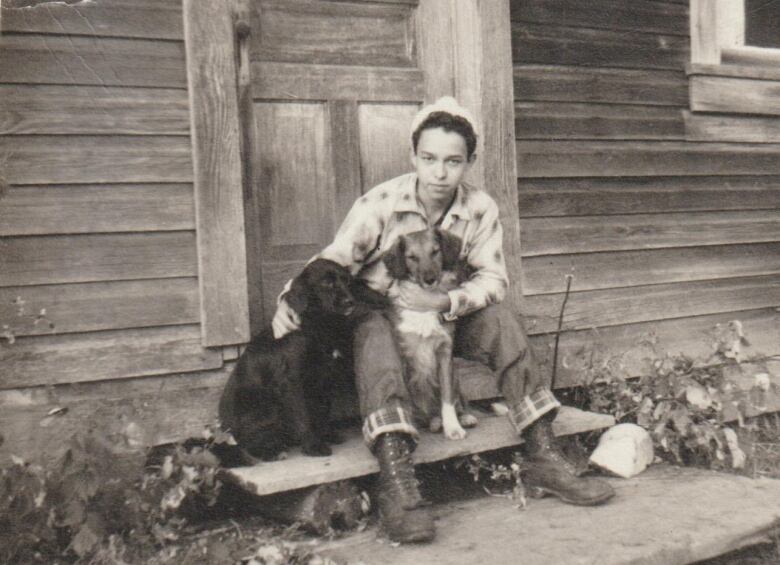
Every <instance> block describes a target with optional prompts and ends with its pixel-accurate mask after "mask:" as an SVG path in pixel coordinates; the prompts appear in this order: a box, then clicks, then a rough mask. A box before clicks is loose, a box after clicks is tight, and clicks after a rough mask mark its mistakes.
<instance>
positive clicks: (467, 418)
mask: <svg viewBox="0 0 780 565" xmlns="http://www.w3.org/2000/svg"><path fill="white" fill-rule="evenodd" d="M458 420H459V421H460V425H461V426H463V427H464V428H473V427H474V426H476V425H477V424H478V423H479V420H477V417H476V416H475V415H474V414H469V413H463V414H460V415H459V416H458Z"/></svg>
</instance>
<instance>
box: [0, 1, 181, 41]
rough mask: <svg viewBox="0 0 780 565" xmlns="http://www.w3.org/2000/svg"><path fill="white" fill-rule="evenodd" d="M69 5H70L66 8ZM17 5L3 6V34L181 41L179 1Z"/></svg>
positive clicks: (22, 3)
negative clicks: (23, 33) (19, 33)
mask: <svg viewBox="0 0 780 565" xmlns="http://www.w3.org/2000/svg"><path fill="white" fill-rule="evenodd" d="M68 4H71V5H68ZM72 4H73V3H72V2H70V3H65V2H26V1H25V2H20V1H17V0H6V1H5V2H3V6H2V30H3V31H4V32H11V31H16V32H28V33H49V34H62V33H67V34H70V35H88V36H97V37H99V36H102V37H136V38H147V39H172V40H181V39H182V36H183V35H182V18H181V0H100V1H98V2H79V3H77V5H72Z"/></svg>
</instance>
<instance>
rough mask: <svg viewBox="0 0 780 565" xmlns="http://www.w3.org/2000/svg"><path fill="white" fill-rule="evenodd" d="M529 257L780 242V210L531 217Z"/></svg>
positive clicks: (526, 232) (525, 231)
mask: <svg viewBox="0 0 780 565" xmlns="http://www.w3.org/2000/svg"><path fill="white" fill-rule="evenodd" d="M521 239H522V241H524V242H526V243H525V246H524V248H523V256H526V257H529V256H536V255H556V254H560V253H592V252H596V251H622V250H631V249H658V248H663V247H696V246H704V245H708V246H709V245H728V244H735V243H754V242H773V241H780V221H778V213H777V211H776V210H766V211H750V212H742V211H732V212H679V213H664V214H631V215H614V216H609V217H604V216H576V217H558V218H528V219H526V220H525V221H524V222H523V223H522V232H521Z"/></svg>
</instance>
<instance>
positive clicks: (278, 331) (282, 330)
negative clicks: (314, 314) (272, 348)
mask: <svg viewBox="0 0 780 565" xmlns="http://www.w3.org/2000/svg"><path fill="white" fill-rule="evenodd" d="M271 328H272V329H273V331H274V338H275V339H280V338H282V337H284V336H286V335H287V334H288V333H290V332H294V331H295V330H299V329H301V317H300V316H299V315H298V312H296V311H295V310H293V309H292V307H291V306H290V305H289V304H288V303H287V301H286V300H285V299H284V298H282V299H281V300H280V301H279V304H277V305H276V312H275V313H274V319H273V320H271Z"/></svg>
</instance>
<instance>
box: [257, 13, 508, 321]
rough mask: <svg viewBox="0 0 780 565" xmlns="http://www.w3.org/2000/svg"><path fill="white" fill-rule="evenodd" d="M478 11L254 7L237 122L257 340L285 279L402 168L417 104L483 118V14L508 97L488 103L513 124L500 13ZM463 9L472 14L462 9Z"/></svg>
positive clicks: (494, 93)
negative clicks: (447, 100)
mask: <svg viewBox="0 0 780 565" xmlns="http://www.w3.org/2000/svg"><path fill="white" fill-rule="evenodd" d="M481 4H486V3H480V2H477V1H476V0H457V2H455V1H453V0H420V2H418V1H417V0H382V1H371V2H368V1H364V0H353V1H342V0H255V2H254V4H253V5H252V14H251V22H252V24H251V33H250V40H249V45H250V48H249V51H250V61H251V64H250V76H251V92H252V95H251V97H252V103H251V116H252V117H251V123H250V124H244V126H245V127H247V126H248V127H251V131H250V132H249V134H250V135H249V137H250V141H249V146H250V154H251V161H250V164H251V173H250V174H249V177H250V179H251V183H250V190H251V194H249V195H248V198H249V200H250V201H251V202H250V205H249V206H248V207H247V211H248V213H247V222H248V223H249V224H250V225H248V226H247V233H248V237H249V239H250V241H249V245H248V246H247V249H248V254H249V255H248V264H249V265H250V291H249V295H250V296H249V298H250V303H251V304H254V305H258V304H262V305H263V308H262V312H261V311H260V310H259V309H258V308H256V307H255V308H253V309H252V311H253V315H252V326H253V329H254V330H256V329H257V328H258V327H259V325H260V324H262V323H263V321H267V320H268V319H270V317H271V316H272V314H273V311H274V309H275V301H276V296H277V294H278V293H279V291H280V290H281V288H282V286H283V284H284V283H285V281H287V280H288V279H290V278H291V277H293V276H294V275H295V274H296V273H297V272H298V271H299V270H300V268H301V266H302V265H303V263H304V262H305V261H306V260H307V259H309V258H310V257H311V256H312V255H314V254H315V253H317V252H318V251H320V250H321V249H322V248H323V247H324V246H325V245H326V244H328V243H329V242H330V241H331V239H332V237H333V235H334V233H335V230H336V229H337V228H338V226H339V224H340V222H341V220H342V219H343V217H344V216H345V215H346V213H347V211H348V210H349V207H350V205H351V204H352V202H353V201H354V200H355V199H356V198H357V197H358V196H359V195H360V194H361V193H363V192H365V191H366V190H368V189H370V188H371V187H372V186H374V185H376V184H378V183H379V182H382V181H384V180H387V179H390V178H392V177H394V176H396V175H399V174H402V173H405V172H408V171H409V170H410V167H411V166H410V163H409V137H410V132H409V125H410V123H411V120H412V118H413V116H414V115H415V113H416V112H417V111H418V109H419V107H420V105H421V104H422V103H423V102H426V103H427V102H429V101H430V100H433V99H435V98H436V97H438V96H441V95H445V94H450V95H456V96H460V97H462V98H461V99H462V100H463V98H465V100H464V102H465V103H466V105H468V106H470V107H471V109H472V110H474V111H475V112H476V114H477V115H479V114H480V112H481V110H482V109H483V106H484V101H483V99H482V95H483V94H485V93H484V92H483V91H482V90H481V88H482V82H483V79H484V76H483V75H484V74H485V73H488V74H491V75H494V74H495V69H492V70H489V69H487V68H483V67H485V65H483V63H482V57H483V50H482V49H481V48H480V46H479V44H478V43H476V44H475V43H472V42H473V41H474V36H479V35H480V34H481V33H482V32H483V31H487V30H483V28H484V27H485V26H484V25H483V26H482V27H480V22H482V23H483V24H484V23H485V22H486V21H487V20H488V19H489V18H486V17H482V19H480V16H484V15H483V14H482V12H486V11H487V12H491V14H492V15H493V19H492V20H491V21H499V23H501V24H502V22H501V20H500V18H501V16H502V14H503V12H502V10H505V12H506V20H505V23H506V26H505V27H506V31H507V34H506V42H505V43H506V46H505V50H506V61H505V63H506V64H505V67H506V68H505V69H504V70H505V76H508V77H509V79H508V80H509V83H508V84H509V90H508V92H507V91H506V88H504V90H503V94H502V92H501V91H500V90H494V91H491V93H490V96H494V97H495V96H501V97H503V104H504V105H505V106H506V105H508V107H509V112H510V119H509V120H508V121H509V127H511V126H512V123H511V105H512V93H511V53H510V50H509V38H508V29H509V20H508V6H507V5H506V3H505V2H503V1H501V0H496V1H494V2H491V3H490V4H491V6H490V7H487V8H485V7H484V6H481ZM468 6H472V7H473V10H471V11H468V10H466V11H464V8H467V7H468ZM473 17H476V18H477V19H476V20H474V21H469V20H470V19H472V18H473ZM475 23H476V28H474V24H475ZM502 25H503V24H502ZM469 26H471V28H469ZM459 35H460V36H464V35H466V36H468V37H469V42H468V43H465V44H464V45H463V47H464V48H465V49H466V51H464V52H463V53H461V54H458V53H457V49H456V48H455V46H456V44H457V38H458V36H459ZM499 35H500V34H499ZM499 40H500V37H499ZM456 55H457V56H456ZM469 62H471V64H470V65H469V64H468V63H469ZM475 62H476V63H478V64H474V63H475ZM487 67H490V65H487ZM491 80H493V79H492V78H491ZM505 82H506V81H505ZM505 86H506V85H505ZM488 87H489V84H488ZM483 137H485V139H486V140H487V139H488V137H489V136H483ZM506 137H509V138H511V135H509V136H503V137H502V139H505V138H506ZM485 143H488V141H485ZM504 149H506V148H504ZM505 152H506V153H507V154H508V155H509V158H507V157H506V156H505V157H503V159H504V160H503V161H502V166H503V168H504V169H507V168H509V174H508V178H509V179H510V181H509V182H510V184H511V185H512V186H511V187H510V191H509V194H510V197H509V200H510V201H514V196H513V195H514V188H515V187H514V153H513V147H511V148H509V150H507V151H505ZM505 176H506V175H505ZM511 204H512V202H510V205H511ZM513 205H514V209H515V210H516V202H514V204H513ZM510 213H511V212H510ZM513 220H514V222H516V215H515V216H514V218H513ZM255 222H256V224H255ZM510 231H511V226H510ZM512 237H514V238H516V232H515V234H514V235H513V236H512ZM517 256H518V257H519V254H518V255H517Z"/></svg>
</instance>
